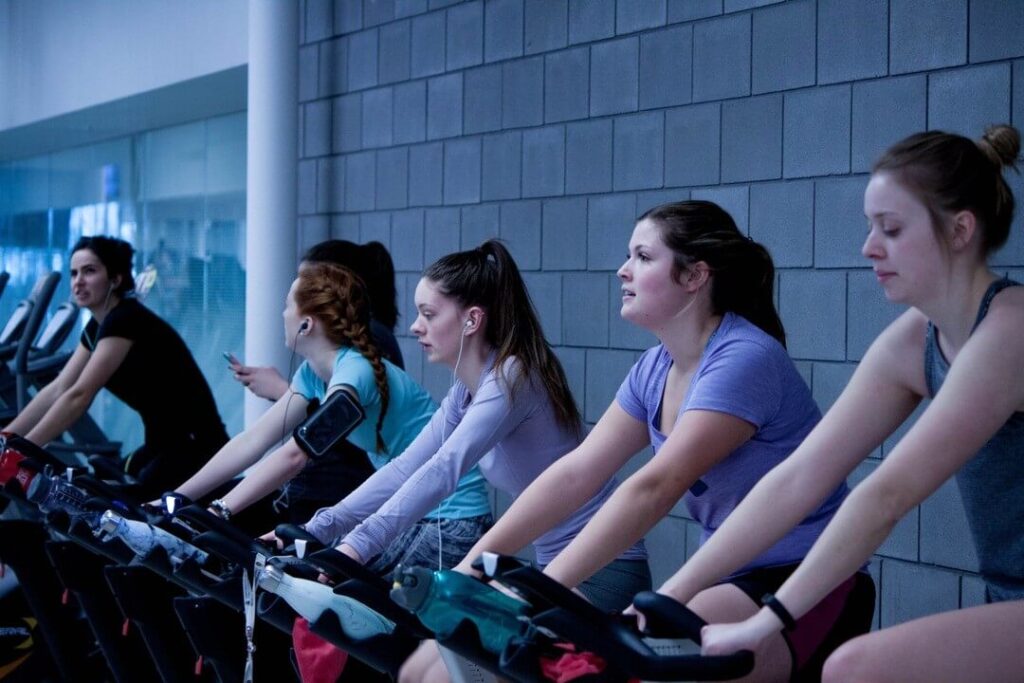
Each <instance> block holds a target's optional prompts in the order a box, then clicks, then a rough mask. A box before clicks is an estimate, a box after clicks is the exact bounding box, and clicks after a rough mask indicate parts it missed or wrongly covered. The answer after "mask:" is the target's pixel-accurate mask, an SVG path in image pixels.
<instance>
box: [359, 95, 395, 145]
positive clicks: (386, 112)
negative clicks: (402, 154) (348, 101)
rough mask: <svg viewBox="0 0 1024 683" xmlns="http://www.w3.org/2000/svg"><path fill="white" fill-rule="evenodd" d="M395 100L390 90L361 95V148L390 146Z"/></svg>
mask: <svg viewBox="0 0 1024 683" xmlns="http://www.w3.org/2000/svg"><path fill="white" fill-rule="evenodd" d="M394 111H395V99H394V93H393V91H392V90H391V88H375V89H374V90H367V91H366V92H364V93H363V147H389V146H391V141H392V139H393V136H392V130H391V126H392V122H393V121H394Z"/></svg>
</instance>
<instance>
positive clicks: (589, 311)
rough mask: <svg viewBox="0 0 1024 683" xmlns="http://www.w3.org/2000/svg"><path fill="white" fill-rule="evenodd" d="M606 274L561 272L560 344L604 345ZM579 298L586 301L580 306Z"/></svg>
mask: <svg viewBox="0 0 1024 683" xmlns="http://www.w3.org/2000/svg"><path fill="white" fill-rule="evenodd" d="M608 277H609V276H608V274H607V273H563V275H562V343H563V344H568V345H571V346H586V347H588V348H593V347H595V346H607V345H608ZM580 301H586V302H587V305H586V306H580V305H579V302H580ZM623 376H625V375H623ZM588 382H589V380H588ZM588 420H589V417H588Z"/></svg>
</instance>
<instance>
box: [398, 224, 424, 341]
mask: <svg viewBox="0 0 1024 683" xmlns="http://www.w3.org/2000/svg"><path fill="white" fill-rule="evenodd" d="M391 260H392V261H394V263H395V270H396V271H403V270H408V271H412V272H414V273H419V272H420V271H422V270H423V266H424V265H425V264H424V263H423V209H408V210H407V211H396V212H395V213H394V214H392V215H391ZM400 310H401V309H400ZM410 322H411V321H410Z"/></svg>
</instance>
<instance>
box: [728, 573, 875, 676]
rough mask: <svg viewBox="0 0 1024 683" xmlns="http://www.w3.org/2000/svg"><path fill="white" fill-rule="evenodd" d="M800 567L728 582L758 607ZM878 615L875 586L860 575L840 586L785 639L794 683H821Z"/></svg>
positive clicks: (799, 621) (867, 575)
mask: <svg viewBox="0 0 1024 683" xmlns="http://www.w3.org/2000/svg"><path fill="white" fill-rule="evenodd" d="M798 566H799V565H798V564H786V565H780V566H777V567H764V568H760V569H754V570H752V571H750V572H747V573H746V574H743V575H741V576H737V577H735V578H733V579H730V580H729V581H727V583H731V584H732V585H734V586H736V587H737V588H739V589H740V590H741V591H743V592H744V593H745V594H746V595H747V597H749V598H750V599H751V600H753V601H754V602H755V603H756V604H758V605H760V604H761V598H762V597H763V596H764V594H765V593H775V592H776V591H777V590H778V589H779V588H780V587H781V586H782V584H783V583H785V582H786V579H788V578H789V575H790V574H792V573H793V572H794V571H795V570H796V568H797V567H798ZM874 613H875V582H874V580H873V579H872V578H871V575H870V574H868V573H867V572H866V571H860V572H857V573H856V574H854V575H853V576H851V577H850V578H849V579H847V580H846V581H844V582H843V583H841V584H839V586H837V587H836V588H835V589H834V590H833V591H832V592H831V593H829V594H828V595H827V596H826V597H825V599H823V600H822V601H821V602H819V603H818V604H817V605H815V606H814V607H813V608H812V609H811V611H809V612H808V613H807V614H805V615H803V616H802V617H800V618H799V619H797V622H796V628H795V629H793V630H792V631H783V632H782V637H783V638H784V639H785V641H786V645H787V646H788V647H789V654H790V656H791V657H792V663H793V668H792V673H791V675H790V680H791V681H799V682H801V683H803V682H805V681H819V680H821V669H822V667H823V666H824V665H825V660H826V659H828V656H829V655H830V654H832V652H833V651H835V649H836V648H838V647H839V646H840V645H842V644H843V643H845V642H846V641H847V640H850V639H851V638H854V637H856V636H859V635H862V634H864V633H867V632H868V631H870V630H871V620H872V617H873V616H874Z"/></svg>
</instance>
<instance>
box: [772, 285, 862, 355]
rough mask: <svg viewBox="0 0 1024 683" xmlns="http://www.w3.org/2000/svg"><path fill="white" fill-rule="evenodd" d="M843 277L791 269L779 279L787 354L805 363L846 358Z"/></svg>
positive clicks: (844, 289) (844, 288)
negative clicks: (805, 360)
mask: <svg viewBox="0 0 1024 683" xmlns="http://www.w3.org/2000/svg"><path fill="white" fill-rule="evenodd" d="M845 304H846V274H845V273H842V272H828V271H806V270H790V271H783V272H782V273H781V274H780V277H779V317H781V318H782V322H783V324H784V325H785V326H786V340H787V346H788V348H789V355H790V356H792V357H793V358H799V359H807V360H836V361H841V360H844V359H845V358H846V311H845Z"/></svg>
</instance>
